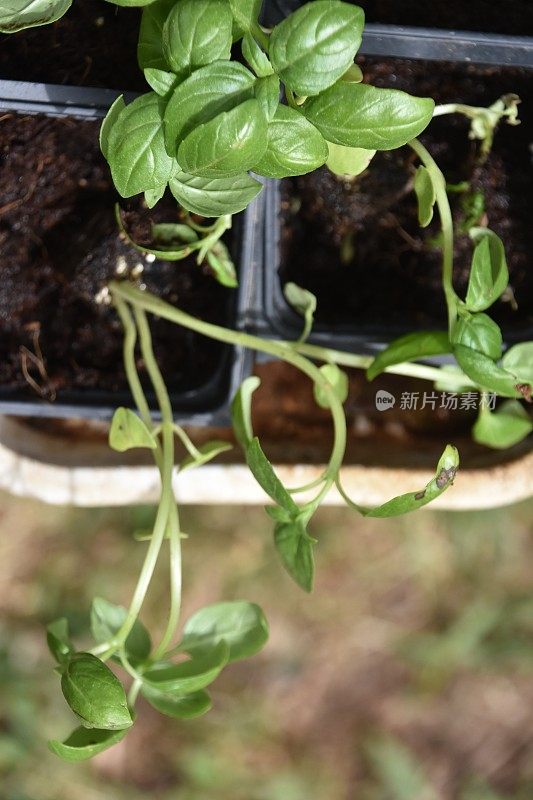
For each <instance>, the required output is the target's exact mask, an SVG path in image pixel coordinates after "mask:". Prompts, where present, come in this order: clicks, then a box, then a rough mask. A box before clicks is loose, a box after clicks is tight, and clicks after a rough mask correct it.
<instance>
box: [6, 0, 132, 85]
mask: <svg viewBox="0 0 533 800" xmlns="http://www.w3.org/2000/svg"><path fill="white" fill-rule="evenodd" d="M140 19H141V14H140V9H138V8H121V7H120V6H116V5H113V4H111V3H107V2H105V1H104V0H77V2H75V3H74V4H73V5H72V7H71V8H70V9H69V11H68V12H67V13H66V14H65V16H64V17H62V18H61V19H60V20H58V21H57V22H55V23H54V24H53V25H45V26H43V27H39V28H31V29H29V30H26V31H19V32H18V33H12V34H0V77H1V78H7V79H9V80H19V81H38V82H43V83H62V84H70V85H76V86H99V87H104V88H109V89H120V90H122V89H130V90H137V91H146V90H147V89H148V87H147V84H146V82H145V80H144V77H143V74H142V72H141V71H140V69H139V67H138V66H137V39H138V37H139V24H140Z"/></svg>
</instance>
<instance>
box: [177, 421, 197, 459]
mask: <svg viewBox="0 0 533 800" xmlns="http://www.w3.org/2000/svg"><path fill="white" fill-rule="evenodd" d="M174 433H175V434H176V436H177V437H178V438H179V439H180V441H181V443H182V444H183V446H184V447H185V449H186V450H187V452H188V454H189V455H190V456H191V457H192V458H194V459H197V458H199V457H200V456H201V453H200V451H199V450H198V448H197V447H195V446H194V444H193V443H192V442H191V440H190V438H189V437H188V436H187V434H186V433H185V431H184V430H183V428H182V427H180V425H174Z"/></svg>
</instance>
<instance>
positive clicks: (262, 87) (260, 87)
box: [255, 75, 281, 122]
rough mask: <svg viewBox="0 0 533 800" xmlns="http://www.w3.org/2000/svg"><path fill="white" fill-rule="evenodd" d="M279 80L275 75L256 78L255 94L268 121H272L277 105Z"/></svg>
mask: <svg viewBox="0 0 533 800" xmlns="http://www.w3.org/2000/svg"><path fill="white" fill-rule="evenodd" d="M280 87H281V84H280V81H279V78H278V76H277V75H269V76H268V77H266V78H258V79H257V80H256V82H255V96H256V99H257V101H258V103H259V105H260V106H261V109H262V111H263V114H264V115H265V117H266V118H267V121H268V122H272V120H273V119H274V117H275V115H276V111H277V110H278V107H279V93H280Z"/></svg>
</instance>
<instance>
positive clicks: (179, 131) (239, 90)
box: [164, 61, 255, 155]
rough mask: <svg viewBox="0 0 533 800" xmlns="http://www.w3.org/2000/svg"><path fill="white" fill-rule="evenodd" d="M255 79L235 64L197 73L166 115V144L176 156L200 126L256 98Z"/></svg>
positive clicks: (220, 63) (177, 92) (220, 64)
mask: <svg viewBox="0 0 533 800" xmlns="http://www.w3.org/2000/svg"><path fill="white" fill-rule="evenodd" d="M254 85H255V77H254V75H253V74H252V73H251V72H250V70H249V69H246V67H243V66H242V64H238V63H236V62H234V61H217V62H216V63H214V64H209V65H208V66H206V67H202V68H201V69H198V70H196V72H193V74H192V75H191V76H190V77H189V78H187V80H185V81H183V83H181V84H180V85H179V86H178V87H177V88H176V89H175V90H174V92H173V94H172V97H171V98H170V100H169V102H168V105H167V108H166V111H165V122H164V125H165V143H166V146H167V151H168V152H169V153H170V155H175V154H176V152H177V149H178V147H179V145H180V143H181V142H182V141H183V139H184V138H185V137H186V136H188V135H189V133H191V131H193V130H194V129H195V128H198V126H199V125H203V124H204V123H206V122H210V121H211V120H212V119H214V118H215V117H217V116H218V115H219V114H221V113H222V112H223V111H231V109H232V108H235V107H236V106H239V105H241V103H243V102H245V101H246V100H251V99H252V98H253V92H254Z"/></svg>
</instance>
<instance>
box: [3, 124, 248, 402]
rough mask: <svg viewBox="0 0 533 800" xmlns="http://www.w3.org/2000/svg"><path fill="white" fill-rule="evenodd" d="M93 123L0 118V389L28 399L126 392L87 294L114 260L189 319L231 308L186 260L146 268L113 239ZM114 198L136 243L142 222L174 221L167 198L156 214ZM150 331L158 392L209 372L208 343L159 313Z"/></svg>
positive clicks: (114, 342) (112, 319)
mask: <svg viewBox="0 0 533 800" xmlns="http://www.w3.org/2000/svg"><path fill="white" fill-rule="evenodd" d="M98 129H99V124H98V123H96V122H78V121H73V120H70V119H46V118H43V117H21V116H16V115H13V114H5V115H4V116H3V117H0V186H1V187H2V188H1V190H0V252H1V253H2V263H1V267H0V270H1V277H2V280H1V281H0V385H1V386H3V387H11V388H13V389H25V390H27V392H28V395H30V396H31V395H32V393H33V394H34V395H35V396H37V393H40V394H41V395H42V396H43V397H46V398H50V399H51V398H53V397H54V396H57V398H58V399H64V398H65V397H66V396H67V395H68V394H69V392H72V391H73V390H74V391H75V390H80V389H83V390H84V391H85V392H86V393H87V390H99V391H101V390H104V391H105V392H108V393H116V392H120V391H122V390H125V389H126V388H127V387H126V380H125V376H124V372H123V368H122V354H121V348H122V329H121V325H120V322H119V320H118V318H117V316H116V314H115V312H114V310H113V308H112V307H110V306H108V305H105V304H99V303H98V302H96V300H95V296H96V295H98V293H99V292H100V291H101V290H102V288H103V287H104V286H105V285H106V283H107V281H108V280H109V279H110V278H112V277H113V276H114V275H115V273H116V269H117V265H118V264H119V263H122V265H123V267H125V268H126V271H131V270H132V269H133V268H134V267H135V266H136V265H138V264H141V265H142V266H143V273H142V281H143V283H144V284H145V285H146V287H147V288H148V289H149V290H150V291H152V292H154V293H156V294H158V295H160V296H161V297H163V298H164V299H166V300H168V301H169V302H172V303H179V305H180V307H181V308H183V309H184V310H187V311H189V312H190V313H192V314H194V315H195V316H198V317H201V318H207V319H209V320H211V321H214V322H222V323H223V322H228V317H229V315H230V313H231V307H232V302H233V300H232V296H231V293H230V292H228V290H225V289H224V288H223V287H221V286H220V285H219V284H217V283H216V282H215V281H214V280H213V278H212V277H211V276H210V275H209V274H208V273H207V271H205V270H203V269H201V268H199V267H198V266H197V264H196V262H195V260H194V258H190V259H188V260H185V261H181V262H177V263H170V262H163V261H155V262H154V263H152V264H150V263H148V262H147V261H146V260H145V259H144V257H143V256H141V255H140V254H139V253H138V252H137V251H135V250H134V249H133V248H132V247H131V246H130V245H128V244H127V243H126V242H124V241H122V240H121V239H120V238H119V236H118V231H117V225H116V222H115V218H114V204H115V202H116V201H117V199H118V198H117V196H116V194H115V192H114V190H113V188H112V183H111V177H110V174H109V170H108V167H107V164H106V163H105V161H104V159H103V157H102V155H101V154H100V151H99V147H98ZM123 205H124V208H125V209H126V213H125V221H126V224H127V227H128V229H129V231H130V233H131V234H132V236H133V238H134V239H135V240H136V241H138V242H140V243H143V244H148V243H149V240H150V221H151V219H154V220H155V219H157V220H159V221H162V220H165V221H173V220H174V219H177V212H176V203H175V201H173V200H172V199H168V201H164V202H163V203H162V204H161V208H160V209H159V208H158V211H157V217H156V216H155V212H150V213H149V212H147V211H146V210H143V209H142V207H141V206H140V205H139V204H135V203H133V202H131V203H123ZM152 331H153V337H154V347H155V350H156V354H157V357H158V360H159V362H160V365H161V367H162V369H163V371H164V374H165V376H166V380H167V381H168V386H169V389H171V390H173V391H174V392H178V391H180V390H182V389H184V388H186V389H191V388H197V387H202V386H203V385H205V384H206V382H207V381H208V380H209V379H210V378H212V376H213V374H214V372H215V371H216V370H217V367H218V366H219V360H220V355H221V348H220V346H219V345H218V344H216V343H214V342H211V341H209V340H207V339H205V338H203V337H199V336H197V335H193V334H191V333H189V332H187V331H185V330H183V329H181V328H178V327H177V326H175V325H171V324H170V323H167V322H164V321H161V320H157V321H152ZM25 373H26V375H25ZM28 374H29V376H30V380H28ZM32 380H33V381H34V382H35V384H36V386H34V388H33V389H31V388H30V386H29V383H32ZM90 395H91V392H90V391H88V393H87V394H86V396H88V397H90ZM111 402H112V400H111Z"/></svg>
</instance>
